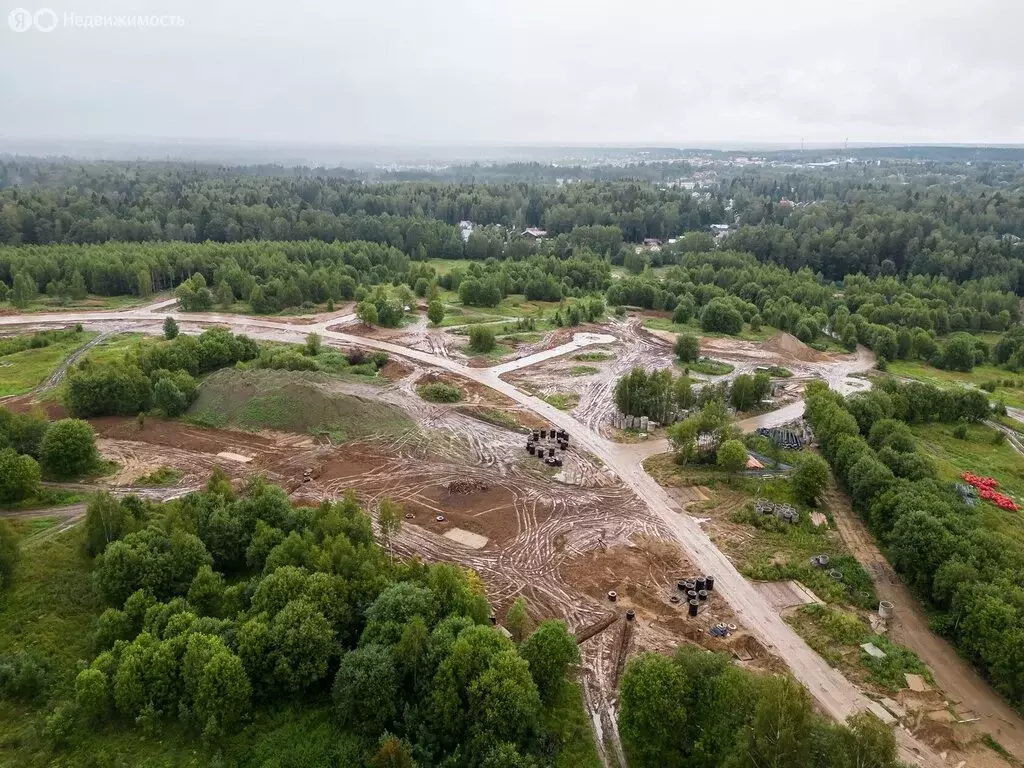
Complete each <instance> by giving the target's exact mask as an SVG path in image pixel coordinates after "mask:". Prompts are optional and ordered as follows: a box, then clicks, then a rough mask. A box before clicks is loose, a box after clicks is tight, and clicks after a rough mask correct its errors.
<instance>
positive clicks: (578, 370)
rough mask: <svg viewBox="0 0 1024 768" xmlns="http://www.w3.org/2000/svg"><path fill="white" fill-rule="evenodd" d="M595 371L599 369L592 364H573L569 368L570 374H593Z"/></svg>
mask: <svg viewBox="0 0 1024 768" xmlns="http://www.w3.org/2000/svg"><path fill="white" fill-rule="evenodd" d="M595 373H599V371H598V369H597V368H594V367H593V366H592V365H574V366H573V367H572V368H570V369H569V375H570V376H593V375H594V374H595Z"/></svg>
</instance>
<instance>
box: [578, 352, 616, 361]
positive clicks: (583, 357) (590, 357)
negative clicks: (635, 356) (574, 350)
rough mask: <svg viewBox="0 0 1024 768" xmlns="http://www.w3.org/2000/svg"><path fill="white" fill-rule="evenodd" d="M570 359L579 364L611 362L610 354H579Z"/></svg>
mask: <svg viewBox="0 0 1024 768" xmlns="http://www.w3.org/2000/svg"><path fill="white" fill-rule="evenodd" d="M572 359H573V360H579V361H580V362H581V363H603V362H604V361H605V360H611V359H612V354H611V353H610V352H580V353H579V354H578V355H573V356H572Z"/></svg>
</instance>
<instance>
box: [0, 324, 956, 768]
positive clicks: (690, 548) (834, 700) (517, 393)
mask: <svg viewBox="0 0 1024 768" xmlns="http://www.w3.org/2000/svg"><path fill="white" fill-rule="evenodd" d="M160 309H163V308H162V307H160ZM163 314H165V313H163V312H162V313H161V315H156V314H154V313H153V312H152V311H151V308H147V307H143V308H140V309H133V310H127V311H114V312H72V313H46V314H44V313H39V314H33V315H23V316H17V315H13V316H7V317H3V318H0V326H18V325H26V326H39V325H45V324H47V323H50V324H52V323H68V322H72V323H73V322H81V323H83V324H89V325H95V324H98V325H101V326H103V325H104V324H113V325H116V326H118V327H127V328H132V329H134V330H146V331H148V332H150V333H157V332H159V330H158V329H159V323H160V322H161V321H162V315H163ZM166 314H172V315H174V316H175V317H176V318H177V320H178V322H179V325H181V326H182V328H183V330H187V329H189V328H190V327H191V328H196V327H203V326H206V325H211V324H217V325H224V326H229V327H231V328H232V329H233V330H235V331H237V332H241V333H246V334H250V335H252V336H255V337H258V338H265V339H272V340H278V341H292V342H301V341H302V340H303V339H304V337H305V335H306V334H307V333H308V332H309V330H310V328H311V327H313V326H294V325H289V324H287V323H283V322H276V321H273V320H267V319H262V318H250V317H244V316H238V315H221V314H214V313H187V314H183V313H177V312H170V313H166ZM316 327H317V329H318V330H319V328H320V327H322V325H321V326H316ZM322 336H323V338H324V341H325V342H326V343H331V342H334V343H336V344H343V345H351V346H361V347H365V348H371V349H379V350H382V351H385V352H388V353H389V354H393V355H396V356H398V357H404V358H407V359H412V360H416V361H418V362H421V363H424V364H426V365H430V366H434V367H437V368H441V369H444V370H448V371H452V372H454V373H457V374H459V375H461V376H463V377H466V378H468V379H470V380H473V381H476V382H478V383H480V384H483V385H486V386H488V387H491V388H493V389H495V390H497V391H498V392H501V393H502V394H504V395H506V396H508V397H509V398H511V399H513V400H515V401H517V402H519V403H521V404H522V405H524V406H526V407H528V408H530V409H531V410H532V411H534V412H535V413H537V414H539V415H540V416H541V417H543V418H544V419H546V420H548V421H549V422H550V423H552V424H555V425H557V426H559V427H561V428H562V429H565V430H568V431H569V432H570V435H571V438H572V440H573V441H574V442H575V444H576V445H577V446H579V447H582V448H584V449H586V450H588V451H590V452H591V453H592V454H593V455H594V456H596V457H597V458H598V459H600V460H601V461H602V462H603V463H604V464H605V466H606V467H607V468H609V469H610V470H612V471H613V472H614V473H615V474H616V475H618V477H619V478H620V479H621V480H622V482H623V483H624V484H625V485H627V486H628V487H629V488H631V489H632V491H633V492H634V493H635V494H636V495H637V496H638V497H639V498H640V499H641V500H642V501H643V502H645V503H646V504H647V505H648V507H649V508H650V509H651V510H652V511H653V512H654V513H655V515H656V516H657V517H658V518H659V519H660V520H661V521H662V522H663V523H664V525H665V527H666V529H667V530H668V531H669V532H670V533H671V534H672V535H673V536H674V538H675V539H676V541H677V542H678V543H679V544H680V545H681V546H682V548H683V550H684V552H685V553H686V555H687V557H688V558H689V559H690V560H691V561H692V562H693V563H694V564H696V565H697V566H698V567H699V568H700V569H701V570H703V571H704V572H706V573H710V574H713V575H714V576H715V580H716V589H717V590H719V591H720V592H721V593H722V594H723V596H724V597H725V598H726V600H727V601H728V602H729V604H730V605H731V606H732V608H733V610H734V611H735V613H736V614H737V616H738V618H739V619H740V621H741V622H742V623H743V625H744V626H746V627H747V628H748V629H749V630H750V631H751V633H752V634H753V635H754V636H755V637H757V638H758V639H759V640H760V641H761V642H762V643H763V644H764V645H765V646H767V647H768V648H769V649H771V650H772V651H773V652H774V653H776V654H777V655H778V656H779V657H780V658H782V659H783V660H784V661H785V662H786V663H787V664H788V665H789V667H790V669H791V670H792V672H793V674H794V676H795V677H796V678H797V679H798V680H800V682H801V683H802V684H803V685H804V686H805V687H806V688H807V690H808V691H809V692H810V694H811V695H812V696H813V697H814V698H815V700H816V701H817V702H818V704H819V705H820V707H821V708H822V709H823V710H824V711H825V712H826V713H828V714H829V715H830V716H831V717H833V718H834V719H836V720H838V721H844V720H845V719H846V718H847V717H848V716H849V715H851V714H853V713H855V712H858V711H862V710H865V709H868V710H871V711H874V712H876V713H877V714H879V716H880V717H882V718H883V719H885V720H887V721H890V722H891V720H892V718H891V717H888V716H887V715H886V713H885V712H884V710H881V708H880V707H879V706H878V705H877V704H875V703H874V702H872V701H870V700H869V699H867V698H866V697H865V696H864V695H863V694H862V693H861V692H860V691H859V690H858V689H857V687H856V686H854V685H853V684H851V683H850V682H849V681H848V680H846V679H845V678H844V677H843V676H842V675H841V674H840V673H839V672H837V671H836V670H834V669H832V668H831V667H829V666H828V664H827V663H826V662H825V661H824V660H823V659H822V658H821V657H820V656H818V655H817V654H816V653H814V651H812V650H811V649H810V647H808V646H807V644H806V643H804V641H803V640H802V639H801V638H800V637H799V636H798V635H797V634H796V633H795V632H794V631H793V629H792V628H790V627H789V625H787V624H786V623H785V622H784V621H783V620H782V618H781V617H780V616H779V615H778V614H777V613H776V612H775V610H774V609H773V608H772V607H771V606H770V605H768V604H767V603H766V602H765V600H764V599H763V598H762V596H761V595H760V594H759V593H758V592H757V591H756V590H755V589H754V588H753V586H752V585H751V584H750V583H749V582H748V581H747V580H746V579H745V578H743V576H741V575H740V573H739V571H738V570H736V568H735V567H734V566H733V564H732V563H731V562H730V561H729V559H728V558H727V557H726V556H725V555H724V554H723V553H722V552H721V551H719V550H718V548H717V547H715V545H714V544H713V543H712V542H711V540H710V539H709V538H708V536H707V535H706V534H705V533H704V531H702V530H701V528H700V527H699V525H698V524H697V523H696V522H695V521H694V520H693V518H691V517H690V516H689V515H688V514H686V513H685V511H684V510H682V509H680V508H679V506H678V505H677V504H676V503H675V502H673V501H672V499H671V498H670V497H669V495H668V494H667V493H666V492H665V490H664V489H663V488H662V487H661V486H659V485H658V484H657V483H656V482H655V481H654V480H653V479H652V478H651V477H650V476H649V475H648V474H647V473H646V472H645V471H644V469H643V467H642V465H641V464H640V462H639V461H637V456H636V454H635V452H633V451H630V450H624V449H623V446H620V445H618V444H616V443H612V442H611V441H609V440H607V439H605V438H604V437H602V436H601V435H599V434H597V433H595V432H594V431H592V430H591V429H588V428H587V427H585V426H584V425H583V424H581V423H580V422H578V421H577V420H576V419H574V418H573V417H572V416H571V415H570V414H568V413H565V412H563V411H560V410H558V409H557V408H555V407H553V406H551V405H549V404H548V403H546V402H544V401H543V400H540V399H539V398H536V397H534V396H532V395H529V394H527V393H525V392H523V391H521V390H519V389H517V388H516V387H515V386H514V385H512V384H509V383H508V382H505V381H503V380H502V379H501V378H500V376H499V374H498V373H496V372H495V371H494V370H493V369H485V368H469V367H467V366H465V365H463V364H462V363H459V362H456V361H454V360H451V359H448V358H444V357H439V356H437V355H433V354H430V353H428V352H422V351H419V350H413V349H408V348H407V347H403V346H399V345H396V344H392V343H389V342H385V341H378V340H375V339H370V338H363V337H360V336H354V335H350V334H346V333H340V332H337V331H329V330H326V328H324V330H323V331H322ZM580 346H581V344H580V343H569V344H567V345H563V347H564V352H560V353H562V354H564V353H567V352H570V351H574V350H578V349H579V348H580ZM560 349H561V348H560ZM553 356H555V355H553V354H549V355H548V356H547V357H548V358H550V357H553ZM842 377H843V378H844V379H845V377H846V372H844V373H843V374H842ZM896 735H897V740H898V742H899V744H900V747H901V757H902V758H903V759H904V760H905V761H907V762H909V763H912V764H915V765H923V766H941V765H942V762H941V760H939V758H938V757H937V756H936V755H934V754H933V753H932V752H931V750H930V749H929V748H928V747H927V746H925V745H923V744H921V743H920V742H917V741H916V740H915V739H913V737H911V736H910V735H909V734H908V733H906V732H905V731H903V730H897V731H896Z"/></svg>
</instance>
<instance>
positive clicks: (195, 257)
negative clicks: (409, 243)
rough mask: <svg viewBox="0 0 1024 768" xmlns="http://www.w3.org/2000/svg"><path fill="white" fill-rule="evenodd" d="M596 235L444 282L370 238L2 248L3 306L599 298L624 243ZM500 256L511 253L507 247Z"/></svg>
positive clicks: (265, 307) (471, 265)
mask: <svg viewBox="0 0 1024 768" xmlns="http://www.w3.org/2000/svg"><path fill="white" fill-rule="evenodd" d="M596 229H597V230H599V231H597V232H595V231H593V230H592V229H588V230H586V231H583V232H579V233H577V234H574V236H573V237H570V238H566V241H567V244H566V247H565V248H563V249H562V250H561V251H558V250H557V248H556V247H555V246H556V244H554V243H553V244H551V249H552V250H549V251H545V253H542V254H537V253H535V250H536V247H535V246H534V245H530V244H525V245H526V249H525V250H524V251H523V252H522V253H518V254H516V255H515V256H514V257H513V256H511V255H509V258H506V259H505V260H503V261H499V260H498V259H487V260H486V261H483V262H472V261H470V262H467V264H466V267H465V268H462V267H459V268H456V269H453V270H451V271H450V272H449V273H448V274H446V275H443V276H441V277H438V275H437V272H436V270H435V268H434V267H433V266H432V265H429V264H426V263H424V262H422V261H417V260H411V259H410V258H409V256H408V255H407V254H406V253H405V252H404V251H402V250H400V249H399V248H396V247H394V246H391V245H382V244H380V243H370V242H362V241H359V242H346V243H324V242H320V241H306V242H293V243H288V242H274V243H271V242H247V243H232V244H216V243H197V244H184V243H174V244H164V243H143V244H135V245H125V244H122V243H107V244H105V245H99V246H46V247H26V248H4V247H0V300H3V299H9V300H11V301H12V302H14V303H15V304H16V305H19V306H26V305H27V304H29V303H30V302H31V301H32V300H33V299H34V298H36V297H37V296H38V295H40V294H45V295H47V296H51V297H53V298H58V299H67V300H71V299H83V298H85V297H86V295H88V294H96V295H100V296H122V295H135V296H149V295H151V294H152V293H154V292H158V291H163V290H167V289H170V288H177V289H178V291H179V296H180V298H181V300H182V304H183V307H184V308H185V309H186V310H190V311H191V310H204V309H209V308H211V307H213V306H214V305H219V306H223V307H230V306H231V305H232V304H233V303H234V302H236V301H245V302H248V303H249V304H250V306H251V307H252V310H253V311H254V312H256V313H258V314H266V313H272V312H277V311H280V310H283V309H287V308H293V307H300V306H313V305H315V304H321V303H325V302H335V301H342V300H350V299H355V300H357V301H360V300H362V299H363V298H365V293H366V291H367V290H368V289H369V288H371V287H373V286H376V285H382V284H394V285H399V284H405V285H406V286H407V287H408V288H409V289H414V290H415V291H416V294H417V295H419V296H424V295H426V292H427V289H428V288H429V286H430V285H433V284H435V283H438V282H440V283H441V285H442V286H443V287H445V288H451V289H452V290H456V291H457V290H458V289H459V286H460V284H461V282H462V280H463V278H464V277H467V276H468V277H472V278H475V279H478V280H479V279H486V281H487V282H489V283H490V284H493V285H495V286H496V288H497V290H498V291H499V292H500V294H501V296H499V297H498V298H499V300H500V298H501V297H503V296H505V295H507V294H509V293H522V294H525V295H526V296H527V298H529V299H532V300H545V301H559V300H561V299H562V298H563V297H565V296H579V295H583V294H585V293H593V292H596V293H600V292H603V291H604V290H605V289H606V288H607V287H608V285H609V284H610V282H611V268H610V266H609V264H608V261H607V260H606V259H604V258H602V257H600V256H598V255H596V254H597V253H599V252H598V251H594V250H592V248H594V247H596V248H602V247H612V244H613V241H614V239H615V238H610V239H609V238H606V237H604V236H603V232H602V231H600V230H602V229H603V228H596ZM620 239H621V236H620ZM460 242H461V241H460ZM519 242H523V243H525V241H519ZM510 247H511V246H510ZM497 252H498V254H499V255H502V251H501V249H500V248H498V249H497ZM495 303H497V302H496V301H495Z"/></svg>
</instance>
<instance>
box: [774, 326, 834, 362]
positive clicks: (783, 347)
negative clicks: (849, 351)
mask: <svg viewBox="0 0 1024 768" xmlns="http://www.w3.org/2000/svg"><path fill="white" fill-rule="evenodd" d="M761 346H762V348H763V349H765V350H767V351H769V352H774V353H775V354H777V355H778V356H779V357H783V358H789V359H791V360H800V361H801V362H804V363H820V362H822V361H824V360H828V355H826V354H825V353H824V352H818V351H817V350H816V349H811V348H810V347H808V346H807V345H806V344H804V343H803V342H802V341H800V339H798V338H797V337H796V336H793V335H792V334H790V333H782V332H780V333H777V334H775V335H774V336H772V337H771V338H770V339H768V341H766V342H764V344H762V345H761Z"/></svg>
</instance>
